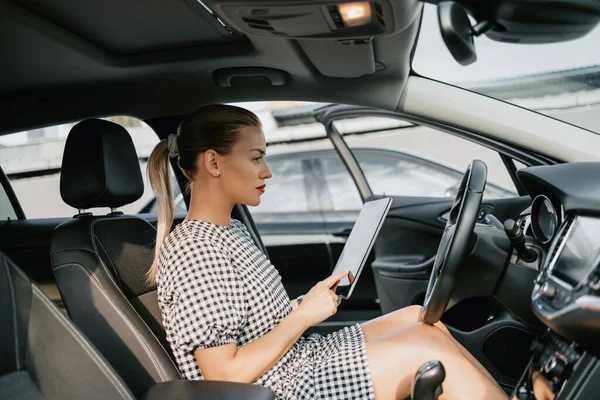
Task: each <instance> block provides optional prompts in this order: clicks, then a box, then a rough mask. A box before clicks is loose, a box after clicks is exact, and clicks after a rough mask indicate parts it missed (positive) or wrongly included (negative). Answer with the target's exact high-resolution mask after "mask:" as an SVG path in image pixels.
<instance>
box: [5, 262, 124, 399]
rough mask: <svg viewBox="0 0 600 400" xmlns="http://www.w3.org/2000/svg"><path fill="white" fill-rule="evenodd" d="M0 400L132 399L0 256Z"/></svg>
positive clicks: (97, 356) (52, 308)
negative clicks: (0, 399) (0, 355)
mask: <svg viewBox="0 0 600 400" xmlns="http://www.w3.org/2000/svg"><path fill="white" fill-rule="evenodd" d="M0 338H2V340H0V354H2V357H0V393H1V395H0V397H1V398H3V399H86V400H94V399H98V400H104V399H134V396H133V394H132V393H131V391H130V390H129V389H128V388H127V387H126V385H125V384H124V383H123V381H122V380H121V379H120V378H119V376H118V375H117V374H116V373H115V371H114V370H113V368H112V367H111V366H110V365H109V363H107V362H106V360H105V359H104V357H102V355H100V354H99V353H98V352H97V350H96V349H95V347H94V346H93V345H91V344H90V343H89V342H88V340H87V339H86V338H85V337H84V336H83V335H82V334H81V333H80V332H79V330H78V329H77V328H76V327H75V326H74V325H73V324H72V323H71V321H69V320H68V318H67V317H65V316H64V315H63V314H62V313H61V312H60V311H59V310H58V308H56V306H55V305H54V304H52V302H51V301H50V299H48V298H47V297H46V296H45V295H44V294H43V293H42V291H41V290H40V289H39V288H38V287H37V286H36V285H35V284H33V283H32V282H31V281H30V280H29V278H27V277H26V276H25V274H24V273H23V272H22V271H21V270H20V269H19V268H18V267H17V266H16V265H15V264H14V263H13V262H12V261H10V260H9V259H8V257H7V256H6V255H4V254H3V253H0Z"/></svg>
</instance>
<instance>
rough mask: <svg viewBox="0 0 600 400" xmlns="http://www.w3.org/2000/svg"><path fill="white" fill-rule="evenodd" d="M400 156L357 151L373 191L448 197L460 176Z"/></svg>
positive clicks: (458, 182) (359, 161)
mask: <svg viewBox="0 0 600 400" xmlns="http://www.w3.org/2000/svg"><path fill="white" fill-rule="evenodd" d="M398 155H399V157H391V156H375V155H364V154H358V155H357V156H356V158H357V161H358V163H359V165H360V167H361V168H362V170H363V172H364V174H365V177H366V178H367V182H368V183H369V186H370V187H371V190H372V191H373V193H377V194H401V195H402V196H417V197H449V196H448V194H449V193H450V192H451V191H452V188H453V187H454V186H457V185H458V184H460V180H461V178H462V177H461V176H459V175H457V174H451V173H449V172H448V171H443V170H439V169H435V168H432V167H431V166H428V165H426V164H424V163H419V162H417V161H416V160H409V159H403V158H402V156H401V154H398Z"/></svg>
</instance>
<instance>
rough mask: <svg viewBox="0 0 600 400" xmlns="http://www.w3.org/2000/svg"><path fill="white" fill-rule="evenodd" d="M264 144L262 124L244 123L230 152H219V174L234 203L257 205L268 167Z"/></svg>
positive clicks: (267, 175)
mask: <svg viewBox="0 0 600 400" xmlns="http://www.w3.org/2000/svg"><path fill="white" fill-rule="evenodd" d="M266 150H267V145H266V142H265V135H264V134H263V132H262V129H261V128H258V127H250V126H249V127H245V128H242V129H241V131H240V136H239V139H238V141H237V142H236V144H235V145H234V146H233V148H232V150H231V153H229V154H228V155H226V156H221V157H219V158H220V161H219V170H220V176H219V178H220V179H221V180H222V183H221V184H222V187H223V189H224V191H225V193H226V194H227V195H228V196H229V197H230V198H231V199H232V200H233V202H234V203H241V204H246V205H249V206H257V205H259V204H260V196H261V195H262V194H263V193H264V192H265V189H266V185H265V181H266V180H267V179H269V178H271V176H272V174H271V170H270V169H269V167H268V166H267V162H266V161H265V154H266Z"/></svg>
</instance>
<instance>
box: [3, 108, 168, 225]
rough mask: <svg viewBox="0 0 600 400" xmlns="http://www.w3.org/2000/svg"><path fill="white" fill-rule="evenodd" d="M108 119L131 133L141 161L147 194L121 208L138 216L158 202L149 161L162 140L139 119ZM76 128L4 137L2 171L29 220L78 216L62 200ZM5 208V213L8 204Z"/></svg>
mask: <svg viewBox="0 0 600 400" xmlns="http://www.w3.org/2000/svg"><path fill="white" fill-rule="evenodd" d="M107 119H108V120H111V121H113V122H116V123H118V124H120V125H122V126H123V127H125V129H127V131H128V132H129V134H130V135H131V137H132V139H133V143H134V145H135V147H136V151H137V153H138V157H139V159H140V168H141V170H142V177H143V179H144V194H143V195H142V197H141V198H140V199H139V200H137V201H135V202H134V203H132V204H128V205H125V206H123V207H120V208H119V210H120V211H123V212H124V213H128V214H135V213H138V212H139V211H140V210H141V209H142V208H143V207H144V206H145V205H146V204H147V203H148V202H149V201H151V200H152V199H153V198H154V195H153V192H152V189H151V187H150V184H149V182H148V181H147V177H146V160H147V158H148V157H149V156H150V152H151V151H152V149H153V148H154V146H155V145H156V143H158V136H156V134H155V133H154V131H153V130H152V129H151V128H150V127H149V126H148V125H147V124H145V123H144V122H143V121H141V120H139V119H136V118H132V117H111V118H107ZM74 125H75V123H69V124H63V125H57V126H51V127H46V128H41V129H35V130H30V131H24V132H18V133H13V134H10V135H4V136H0V160H2V168H3V169H4V172H5V174H6V175H7V176H8V180H9V181H10V183H11V186H12V187H13V190H14V191H15V194H16V196H17V199H18V200H19V203H20V204H21V207H22V208H23V212H24V213H25V216H26V217H27V218H56V217H71V216H73V215H75V214H77V210H76V209H74V208H72V207H71V206H69V205H67V204H65V203H64V202H63V200H62V198H61V196H60V168H61V164H62V156H63V151H64V147H65V142H66V139H67V136H68V134H69V132H70V130H71V128H72V127H73V126H74ZM0 200H1V199H0ZM2 205H3V208H2V209H3V210H4V202H2ZM92 212H93V213H94V214H106V213H108V212H110V210H109V209H93V210H92ZM3 213H4V211H3Z"/></svg>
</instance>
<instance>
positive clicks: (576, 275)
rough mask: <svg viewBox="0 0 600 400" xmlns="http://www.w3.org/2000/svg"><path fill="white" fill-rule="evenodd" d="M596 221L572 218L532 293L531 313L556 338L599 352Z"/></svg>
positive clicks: (599, 223) (599, 237) (599, 238)
mask: <svg viewBox="0 0 600 400" xmlns="http://www.w3.org/2000/svg"><path fill="white" fill-rule="evenodd" d="M599 257H600V218H598V217H594V216H588V215H583V214H572V215H571V216H569V217H568V218H567V220H566V221H565V223H564V224H563V225H562V227H561V228H560V231H559V232H557V235H556V237H555V240H554V241H553V243H552V246H551V248H550V252H549V256H548V257H547V258H546V260H545V263H544V265H543V267H542V269H541V271H540V273H539V275H538V278H537V280H536V284H535V286H534V289H533V293H532V299H531V301H532V308H533V312H534V313H535V314H536V315H537V316H538V318H540V320H541V321H542V322H543V323H544V324H545V325H546V326H548V327H549V328H550V329H552V330H553V331H554V332H556V333H558V334H559V335H561V336H563V337H565V338H567V339H570V340H573V341H576V342H577V343H579V344H581V345H582V346H583V347H585V348H586V349H589V350H592V351H593V352H595V353H598V352H600V346H599V344H600V341H599V340H598V337H599V335H600V268H598V263H599V261H600V259H599Z"/></svg>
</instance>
